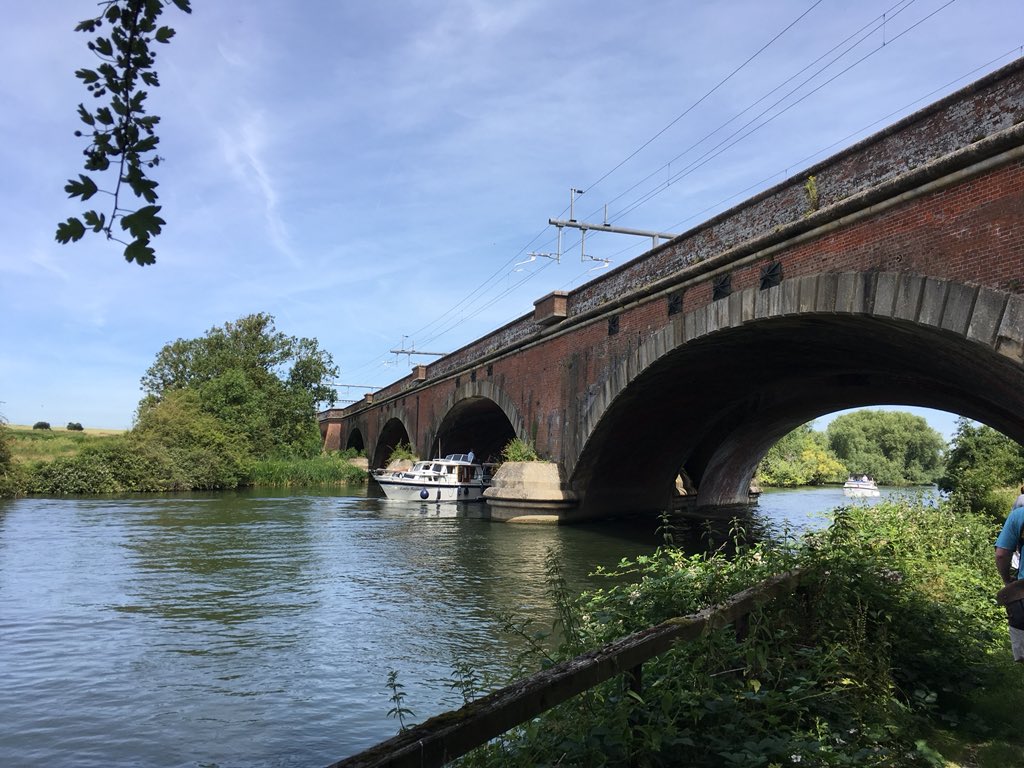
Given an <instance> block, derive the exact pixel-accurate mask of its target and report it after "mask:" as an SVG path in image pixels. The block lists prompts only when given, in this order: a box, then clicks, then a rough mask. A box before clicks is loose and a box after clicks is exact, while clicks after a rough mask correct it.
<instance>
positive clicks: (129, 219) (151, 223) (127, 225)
mask: <svg viewBox="0 0 1024 768" xmlns="http://www.w3.org/2000/svg"><path fill="white" fill-rule="evenodd" d="M159 212H160V206H159V205H147V206H145V207H143V208H139V210H137V211H135V213H129V214H128V215H127V216H124V217H123V218H122V219H121V229H125V230H127V231H129V232H131V234H132V237H134V238H136V239H138V240H141V239H143V238H145V239H147V240H148V238H149V237H150V235H159V234H160V228H161V227H162V226H163V225H164V224H166V223H167V222H166V221H164V220H163V219H161V218H160V217H159V216H157V213H159Z"/></svg>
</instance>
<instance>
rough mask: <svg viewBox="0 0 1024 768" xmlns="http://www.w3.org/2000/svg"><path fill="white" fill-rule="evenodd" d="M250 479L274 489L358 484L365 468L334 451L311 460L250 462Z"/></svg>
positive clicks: (362, 478) (363, 481)
mask: <svg viewBox="0 0 1024 768" xmlns="http://www.w3.org/2000/svg"><path fill="white" fill-rule="evenodd" d="M252 482H253V485H256V486H264V487H267V486H269V487H274V488H292V487H302V486H343V485H361V484H363V483H365V482H366V470H365V469H364V468H361V467H358V466H355V465H353V464H351V463H350V462H349V460H348V459H346V458H343V457H341V456H338V455H337V454H326V455H322V456H317V457H315V458H312V459H265V460H262V461H257V462H256V463H255V464H254V466H253V472H252Z"/></svg>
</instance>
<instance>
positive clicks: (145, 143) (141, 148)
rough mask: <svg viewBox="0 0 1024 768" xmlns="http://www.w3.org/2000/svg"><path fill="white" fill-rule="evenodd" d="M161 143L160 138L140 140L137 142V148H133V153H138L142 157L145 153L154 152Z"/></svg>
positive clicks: (149, 137) (148, 137) (152, 137)
mask: <svg viewBox="0 0 1024 768" xmlns="http://www.w3.org/2000/svg"><path fill="white" fill-rule="evenodd" d="M159 143H160V137H159V136H147V137H146V138H144V139H139V140H138V141H137V142H135V146H133V147H132V151H133V152H137V153H138V154H140V155H141V154H142V153H144V152H152V151H153V150H154V149H156V145H157V144H159Z"/></svg>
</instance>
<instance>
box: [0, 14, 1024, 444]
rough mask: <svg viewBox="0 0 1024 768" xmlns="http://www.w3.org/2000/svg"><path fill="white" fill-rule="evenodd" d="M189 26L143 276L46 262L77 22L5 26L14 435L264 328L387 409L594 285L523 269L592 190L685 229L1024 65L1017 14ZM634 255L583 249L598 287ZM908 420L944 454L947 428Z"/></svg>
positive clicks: (614, 207) (262, 18)
mask: <svg viewBox="0 0 1024 768" xmlns="http://www.w3.org/2000/svg"><path fill="white" fill-rule="evenodd" d="M193 3H194V13H193V14H192V15H191V16H184V15H183V14H181V13H179V12H178V11H176V10H175V9H173V8H172V9H169V10H168V11H167V14H166V20H167V23H170V24H172V25H173V26H175V27H176V28H177V30H178V35H177V37H176V38H175V39H174V41H173V42H172V44H171V45H170V46H167V47H164V48H161V49H160V52H159V58H158V63H159V67H158V68H159V71H160V77H161V87H160V88H158V89H155V90H154V91H153V93H152V94H151V96H150V111H151V112H154V113H156V114H159V115H161V117H162V119H163V122H162V124H161V129H160V134H161V137H162V143H161V146H160V154H161V156H162V157H163V158H165V162H164V163H163V164H162V165H161V166H160V167H159V168H158V169H157V172H156V173H155V178H156V179H157V180H158V181H159V182H160V185H161V186H160V188H159V193H160V196H161V199H160V202H161V204H162V205H163V214H162V215H163V216H164V218H165V219H166V220H167V221H168V225H167V227H166V228H165V231H164V234H163V235H161V236H160V237H159V238H157V240H156V246H157V259H158V261H157V264H156V265H155V266H151V267H146V268H140V267H138V266H136V265H134V264H127V263H125V262H124V261H123V259H122V257H121V255H120V252H119V251H118V249H117V248H116V247H113V246H111V245H109V244H107V243H106V242H104V241H102V240H101V239H99V238H98V237H95V236H94V237H92V238H87V239H86V240H85V241H82V242H80V243H78V244H74V245H69V246H60V245H58V244H57V243H56V242H55V241H54V239H53V232H54V229H55V225H56V222H57V221H59V220H62V219H64V218H66V217H67V216H69V215H74V214H76V213H77V212H78V211H79V210H80V206H77V205H75V204H74V202H73V201H69V200H67V198H66V195H65V193H64V192H63V185H64V183H65V181H66V179H68V178H69V177H73V176H76V175H77V174H78V173H79V172H80V171H81V165H80V152H81V149H82V144H81V141H80V140H77V139H75V138H74V136H73V132H74V131H75V130H76V129H77V128H78V127H79V124H78V121H77V117H76V114H75V107H76V105H77V104H78V103H79V102H80V101H84V100H85V96H86V94H85V92H84V90H83V89H82V88H81V86H80V85H79V83H78V81H77V80H76V79H75V77H74V75H73V72H74V70H75V69H77V68H79V67H83V66H89V65H90V54H89V53H88V52H87V51H86V49H85V43H86V36H85V35H82V34H76V33H74V32H73V31H72V30H73V28H74V26H75V24H76V22H77V21H79V20H80V19H82V18H85V17H87V16H88V15H89V14H90V13H91V12H92V11H93V10H94V9H95V7H96V6H95V4H94V3H92V2H88V1H87V0H47V1H46V2H44V3H18V4H15V5H13V6H11V7H10V8H9V9H8V11H7V17H6V19H5V24H4V25H3V26H2V28H0V99H2V103H3V105H4V108H3V109H2V110H0V135H2V137H3V140H2V141H0V167H2V168H3V176H4V182H5V183H4V184H3V185H2V186H0V196H2V204H0V329H2V331H0V333H2V338H0V414H2V415H3V416H4V417H5V418H6V419H7V420H8V421H9V422H11V423H15V424H31V423H34V422H35V421H40V420H45V421H49V422H51V423H52V424H54V425H64V424H65V423H67V422H68V421H79V422H82V423H83V424H84V425H85V426H87V427H111V428H119V427H128V426H130V425H131V422H132V419H133V414H134V410H135V406H136V404H137V402H138V399H139V397H140V394H141V393H140V390H139V379H140V378H141V377H142V375H143V374H144V372H145V370H146V368H147V367H148V366H149V365H150V364H151V363H152V362H153V360H154V358H155V356H156V354H157V352H159V350H160V348H161V347H162V346H163V345H164V344H166V343H168V342H170V341H173V340H175V339H177V338H194V337H197V336H200V335H202V334H203V333H204V332H205V331H206V330H207V329H209V328H211V327H213V326H217V325H222V324H223V323H225V322H227V321H230V320H235V319H237V318H239V317H241V316H243V315H246V314H250V313H253V312H268V313H270V314H272V315H274V316H275V318H276V321H277V327H278V329H279V330H281V331H283V332H285V333H287V334H290V335H295V336H307V337H315V338H317V339H318V340H319V341H320V343H321V346H322V347H323V348H325V349H326V350H327V351H328V352H330V353H331V355H332V356H333V357H334V360H335V362H336V363H337V364H338V365H339V366H340V368H341V376H340V383H342V384H345V385H372V386H381V385H384V384H387V383H389V382H390V381H393V380H395V379H396V378H399V377H401V376H404V375H405V374H406V373H408V371H409V369H410V366H411V365H412V364H413V363H415V362H423V361H424V360H428V359H429V358H417V357H409V356H407V355H395V354H391V353H390V352H389V350H392V349H410V348H415V349H419V350H426V351H441V352H444V351H450V350H454V349H457V348H458V347H460V346H462V345H463V344H465V343H467V342H469V341H471V340H472V339H475V338H477V337H478V336H480V335H482V334H484V333H486V332H488V331H489V330H492V329H494V328H496V327H498V326H500V325H502V324H504V323H506V322H508V321H510V320H512V319H514V318H516V317H518V316H520V315H522V314H524V313H526V312H528V311H530V310H531V309H532V306H533V301H534V300H535V299H537V298H539V297H541V296H543V295H544V294H546V293H548V292H550V291H552V290H557V289H563V290H564V289H571V288H573V287H575V286H578V285H580V284H582V283H584V282H586V281H587V280H589V279H591V278H593V277H594V276H595V274H596V273H595V272H593V271H592V270H593V269H594V268H595V267H599V266H600V263H599V262H594V261H590V262H586V263H584V262H582V261H581V259H580V250H579V245H578V241H576V240H575V239H573V238H572V237H571V236H568V235H567V237H566V242H565V253H564V254H563V256H562V259H561V261H560V262H558V263H555V262H554V261H552V260H550V259H545V258H537V259H535V260H534V261H532V262H528V263H525V264H519V262H524V261H528V254H529V253H530V252H534V251H540V252H551V251H554V250H555V242H554V230H553V229H552V228H551V227H548V226H547V221H548V218H549V217H559V216H561V215H563V213H564V212H565V209H566V207H567V205H568V202H569V189H570V187H579V188H582V189H584V190H586V193H585V194H584V195H583V196H582V197H581V198H580V199H579V200H578V201H577V203H576V214H577V218H581V219H585V220H599V219H600V218H601V217H602V216H603V210H604V205H605V204H607V205H608V211H609V217H610V219H611V220H612V221H614V222H615V223H618V224H620V225H622V226H627V227H635V228H641V229H653V230H659V231H669V232H681V231H684V230H686V229H688V228H690V227H692V226H694V225H696V224H698V223H700V222H701V221H703V220H705V219H707V218H708V217H709V216H711V215H713V214H714V213H716V212H718V211H720V210H724V209H725V208H728V207H730V206H731V205H734V204H736V203H737V202H740V201H741V200H743V199H745V198H747V197H749V196H750V195H752V194H754V193H755V192H757V191H758V190H760V189H763V188H765V187H767V186H770V185H772V184H774V183H776V182H778V181H780V180H782V179H783V178H785V177H787V176H789V175H792V174H794V173H796V172H798V171H800V170H801V169H802V168H804V167H806V166H808V165H810V164H812V163H813V162H816V161H817V160H820V159H822V158H823V157H825V156H828V155H830V154H833V153H834V152H836V151H838V150H839V149H841V148H842V147H844V146H847V145H849V144H851V143H853V142H854V141H856V140H858V139H859V138H862V137H863V136H865V135H868V134H870V133H873V132H875V131H877V130H879V129H881V128H882V127H884V126H885V125H888V124H889V123H892V122H893V121H895V120H897V119H898V118H899V117H901V116H903V115H905V114H908V113H909V112H912V111H914V110H915V109H917V108H920V107H921V106H924V105H925V104H927V103H930V102H932V101H935V100H936V99H938V98H940V97H941V96H942V95H944V94H946V93H948V92H950V91H952V90H955V89H956V88H958V87H960V86H962V85H964V84H966V83H968V82H970V81H972V80H975V79H977V78H979V77H981V76H982V75H983V74H985V73H986V72H989V71H991V70H993V69H996V68H997V67H999V66H1001V65H1003V64H1006V63H1008V62H1009V61H1011V60H1012V59H1013V58H1016V57H1017V56H1020V55H1021V53H1022V51H1021V45H1022V43H1024V31H1022V30H1024V4H1022V3H1020V1H1019V0H990V1H988V2H980V1H978V2H969V1H968V0H957V1H955V2H952V3H950V2H948V1H947V0H902V1H901V2H899V1H897V0H890V1H889V2H876V1H875V0H863V1H862V2H858V3H846V2H839V1H838V0H822V1H821V2H818V3H815V2H813V0H803V1H801V2H790V1H789V0H776V1H773V2H764V0H749V1H748V0H737V1H736V2H724V1H723V0H719V1H718V2H686V3H680V2H671V1H665V2H662V1H660V0H653V1H648V0H640V1H638V2H634V3H622V2H606V1H604V0H596V1H595V0H591V1H590V2H582V1H577V0H572V1H565V2H561V1H558V0H554V1H552V0H547V1H546V2H540V0H500V2H499V1H494V2H492V1H490V0H449V1H448V2H445V3H427V2H399V1H398V0H395V1H394V2H391V1H389V0H382V1H381V2H376V3H356V2H341V1H339V2H321V1H319V0H304V1H303V2H302V3H295V2H287V1H286V0H247V2H245V3H227V2H213V1H212V0H193ZM798 19H799V20H798ZM794 22H795V23H794ZM791 24H792V26H790V25H791ZM787 27H789V29H788V30H787V29H786V28H787ZM783 30H786V31H785V32H784V33H783V34H782V35H781V36H779V37H778V38H777V39H776V40H774V42H771V44H770V45H768V47H766V48H764V50H761V49H762V48H763V47H764V46H765V45H766V44H767V43H769V42H770V41H772V40H773V38H775V37H776V35H778V34H779V33H780V32H783ZM858 30H863V32H860V33H859V34H858ZM851 36H852V37H851ZM844 41H847V42H845V43H844ZM855 43H856V44H855ZM837 46H838V47H837ZM847 49H849V50H848V51H847ZM759 51H761V52H760V53H758V52H759ZM830 51H832V53H830ZM844 51H846V53H845V55H843V56H842V57H841V58H836V57H837V56H838V55H839V54H840V53H842V52H844ZM755 54H756V57H755V58H753V59H752V60H750V61H749V63H746V64H745V62H747V61H748V59H751V57H752V56H755ZM819 57H824V58H819ZM833 59H836V60H835V62H834V63H833V62H832V60H833ZM730 73H732V75H731V77H730ZM798 73H801V74H798ZM794 76H796V79H794V80H791V81H790V82H789V83H788V84H785V85H783V83H785V82H786V81H787V79H789V78H791V77H794ZM812 76H813V79H811V80H810V81H809V82H807V83H806V84H805V85H802V86H800V87H799V88H798V89H797V90H796V91H794V92H793V93H792V94H791V95H789V96H787V95H786V94H788V93H789V92H790V91H791V90H793V89H794V88H797V87H798V86H799V85H800V83H801V82H803V81H804V80H806V79H807V78H810V77H812ZM716 86H717V88H716ZM776 88H779V90H775V91H774V92H773V89H776ZM708 94H710V95H708ZM769 94H770V95H769ZM779 99H783V101H781V103H779V104H778V106H776V107H772V106H771V105H772V104H773V103H774V102H776V101H778V100H779ZM759 100H760V101H759ZM786 107H789V108H788V109H785V108H786ZM745 110H746V111H745ZM765 110H767V111H765ZM783 110H784V111H783ZM737 115H739V117H737ZM759 115H760V117H759ZM769 118H771V119H770V121H769ZM730 120H732V122H728V121H730ZM750 121H753V122H750ZM748 123H749V125H748ZM723 125H724V126H725V127H722V126H723ZM745 125H746V126H747V127H745V128H744V127H743V126H745ZM716 129H718V130H717V132H716V133H714V134H713V135H711V137H710V138H708V139H706V140H705V141H703V143H701V140H702V139H704V137H705V136H708V135H709V134H712V132H713V131H716ZM737 131H739V132H738V133H737ZM733 134H735V136H733V138H729V137H730V136H731V135H733ZM719 145H720V146H719ZM716 147H717V148H716ZM648 245H649V241H647V240H643V239H641V238H631V237H627V236H622V235H611V234H591V235H590V236H589V237H588V238H587V251H588V253H589V254H590V255H592V256H595V257H598V258H603V259H610V260H611V263H612V264H613V265H618V264H622V263H624V262H625V261H627V260H629V259H631V258H634V257H636V256H638V255H639V254H640V253H642V252H643V251H644V250H645V248H646V247H647V246H648ZM363 391H364V390H362V389H360V388H359V387H357V386H352V387H342V388H340V389H339V395H340V397H341V398H347V399H356V398H359V397H361V395H362V392H363ZM922 413H925V412H922ZM927 415H928V418H929V420H930V422H931V423H932V424H933V426H935V427H936V428H937V429H939V430H940V431H941V432H943V434H945V435H946V436H947V437H949V436H950V435H951V434H952V431H953V417H951V416H942V415H939V414H934V413H931V412H927ZM824 423H825V420H819V424H824Z"/></svg>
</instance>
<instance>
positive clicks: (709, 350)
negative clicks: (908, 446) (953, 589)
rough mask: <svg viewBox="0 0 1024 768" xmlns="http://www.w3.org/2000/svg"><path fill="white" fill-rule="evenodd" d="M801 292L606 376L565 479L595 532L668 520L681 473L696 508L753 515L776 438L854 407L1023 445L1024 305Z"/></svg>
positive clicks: (843, 278)
mask: <svg viewBox="0 0 1024 768" xmlns="http://www.w3.org/2000/svg"><path fill="white" fill-rule="evenodd" d="M793 283H794V284H793V285H792V286H790V287H788V288H787V287H786V286H785V285H783V286H779V287H777V288H771V289H768V290H765V291H758V290H757V289H755V288H752V289H748V290H746V291H742V292H739V293H737V294H734V295H733V296H730V297H729V298H728V299H724V300H721V301H719V302H715V303H714V304H711V305H709V306H708V307H705V308H702V309H700V310H697V311H695V312H693V313H690V314H689V315H687V316H685V317H684V318H681V319H680V321H678V322H677V323H675V324H674V325H673V326H671V327H669V328H667V329H665V330H663V331H661V332H659V333H658V334H655V335H654V336H652V337H651V338H650V339H649V340H648V341H647V343H646V345H645V346H646V348H645V349H641V350H639V351H638V353H637V355H635V356H633V357H632V358H631V359H630V360H628V361H625V362H623V363H622V364H620V365H619V366H618V367H617V369H616V370H614V371H612V372H611V373H610V375H609V377H608V381H609V382H610V385H607V386H606V390H605V393H604V396H603V397H600V398H596V399H595V403H594V406H593V409H592V412H591V413H589V414H587V415H586V417H585V418H587V419H589V421H588V423H589V424H591V425H592V426H591V427H590V428H589V430H588V432H587V433H586V434H587V437H586V439H585V441H584V443H583V446H582V449H581V450H580V452H579V456H578V458H577V459H576V460H575V461H573V462H572V464H571V466H570V467H568V469H569V470H570V477H571V482H572V485H573V487H574V489H575V490H576V492H577V493H578V494H579V495H580V497H581V499H582V505H583V507H584V508H585V509H586V514H587V516H588V517H590V516H607V515H611V514H619V513H623V512H642V511H653V510H659V509H665V508H667V506H668V505H669V504H670V503H671V496H672V493H673V486H674V480H675V477H676V474H677V473H678V472H679V471H680V469H683V470H684V471H685V472H686V474H687V475H689V477H690V478H692V480H693V482H694V484H695V485H696V487H697V491H698V493H697V504H698V506H722V505H728V504H736V503H743V502H745V501H746V498H747V490H748V487H749V482H750V479H751V477H752V475H753V473H754V471H755V470H756V467H757V464H758V462H759V461H760V460H761V458H762V457H763V456H764V454H765V453H766V452H767V451H768V449H769V448H770V447H771V446H772V445H773V444H774V443H775V442H776V441H777V440H778V439H779V438H781V437H782V436H783V435H785V434H786V433H787V432H789V431H790V430H792V429H793V428H795V427H797V426H799V425H800V424H803V423H806V422H808V421H810V420H812V419H814V418H816V417H818V416H821V415H824V414H827V413H831V412H834V411H837V410H841V409H844V408H856V407H863V406H869V405H875V404H903V405H916V406H924V407H929V408H936V409H939V410H945V411H951V412H954V413H959V414H961V415H964V416H967V417H969V418H972V419H975V420H977V421H980V422H983V423H985V424H988V425H990V426H992V427H994V428H996V429H998V430H999V431H1001V432H1003V433H1005V434H1007V435H1008V436H1010V437H1012V438H1014V439H1016V440H1024V417H1022V414H1024V366H1022V349H1024V346H1022V342H1024V330H1022V326H1024V324H1022V323H1021V322H1020V320H1018V318H1024V300H1022V299H1021V298H1020V297H1018V296H1015V295H1012V294H1005V293H999V292H995V291H991V290H988V289H982V288H979V287H977V286H968V285H963V284H958V283H952V282H946V281H938V280H931V279H928V280H925V279H923V278H920V277H916V276H910V275H901V274H897V273H877V274H875V273H862V274H861V273H846V274H844V275H836V274H831V275H818V276H812V277H809V278H801V279H799V280H796V281H793ZM840 286H843V287H845V288H846V289H847V290H837V288H839V287H840ZM786 291H788V293H787V292H786Z"/></svg>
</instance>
